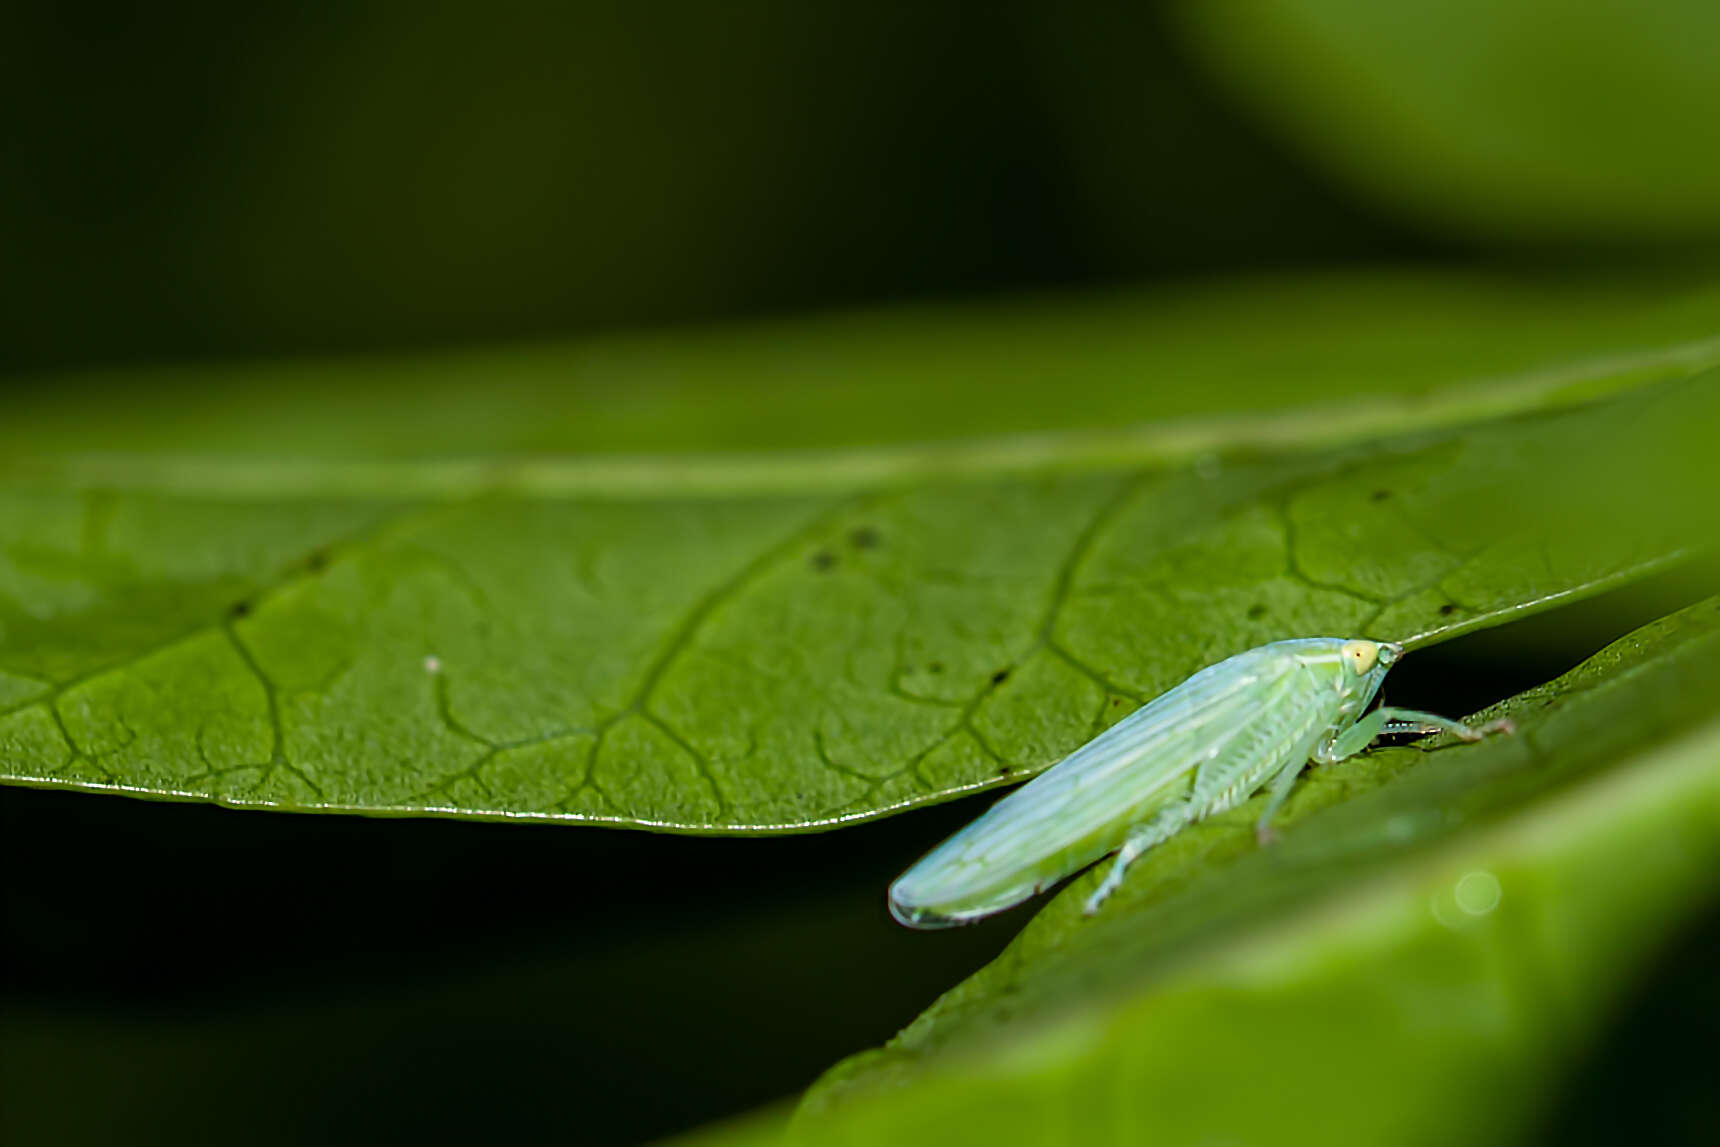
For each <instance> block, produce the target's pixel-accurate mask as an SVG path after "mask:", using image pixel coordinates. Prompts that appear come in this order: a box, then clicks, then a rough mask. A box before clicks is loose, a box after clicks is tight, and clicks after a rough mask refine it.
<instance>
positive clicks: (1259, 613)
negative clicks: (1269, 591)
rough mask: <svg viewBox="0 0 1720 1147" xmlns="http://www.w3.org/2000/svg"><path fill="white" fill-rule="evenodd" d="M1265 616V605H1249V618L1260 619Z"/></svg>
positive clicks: (1251, 619)
mask: <svg viewBox="0 0 1720 1147" xmlns="http://www.w3.org/2000/svg"><path fill="white" fill-rule="evenodd" d="M1265 616H1266V607H1265V606H1264V605H1251V606H1249V607H1248V620H1250V621H1259V620H1260V619H1261V618H1263V617H1265Z"/></svg>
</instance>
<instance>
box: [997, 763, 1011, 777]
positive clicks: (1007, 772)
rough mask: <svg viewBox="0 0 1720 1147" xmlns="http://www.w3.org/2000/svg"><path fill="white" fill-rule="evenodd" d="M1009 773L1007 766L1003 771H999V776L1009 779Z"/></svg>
mask: <svg viewBox="0 0 1720 1147" xmlns="http://www.w3.org/2000/svg"><path fill="white" fill-rule="evenodd" d="M1009 771H1010V770H1009V766H1008V765H1005V766H1003V767H1002V768H1001V769H999V770H997V775H998V776H1000V777H1007V776H1008V775H1009Z"/></svg>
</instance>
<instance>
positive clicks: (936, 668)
mask: <svg viewBox="0 0 1720 1147" xmlns="http://www.w3.org/2000/svg"><path fill="white" fill-rule="evenodd" d="M943 671H944V663H943V662H942V661H934V662H932V663H931V664H930V665H928V666H926V672H928V673H942V672H943Z"/></svg>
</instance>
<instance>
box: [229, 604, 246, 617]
mask: <svg viewBox="0 0 1720 1147" xmlns="http://www.w3.org/2000/svg"><path fill="white" fill-rule="evenodd" d="M227 616H228V617H249V616H251V603H250V602H248V601H236V602H234V603H233V604H232V605H230V606H228V607H227Z"/></svg>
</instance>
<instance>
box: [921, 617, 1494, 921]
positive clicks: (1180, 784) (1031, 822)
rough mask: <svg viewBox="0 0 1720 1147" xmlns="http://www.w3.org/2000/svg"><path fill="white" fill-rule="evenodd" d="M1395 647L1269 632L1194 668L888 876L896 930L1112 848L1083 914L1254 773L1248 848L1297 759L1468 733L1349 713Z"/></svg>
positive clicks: (1013, 898)
mask: <svg viewBox="0 0 1720 1147" xmlns="http://www.w3.org/2000/svg"><path fill="white" fill-rule="evenodd" d="M1402 656H1403V646H1401V645H1397V644H1393V643H1391V642H1377V641H1368V640H1365V639H1359V638H1341V637H1311V638H1301V639H1297V640H1293V641H1274V642H1272V643H1271V644H1269V645H1262V646H1260V647H1259V648H1257V649H1250V650H1248V651H1247V652H1246V653H1239V654H1237V655H1236V656H1234V657H1231V658H1228V659H1227V660H1224V661H1221V662H1219V663H1218V664H1216V665H1211V666H1208V667H1207V668H1205V669H1203V670H1201V671H1200V672H1199V673H1196V674H1195V675H1194V676H1193V677H1190V678H1189V679H1188V680H1187V681H1184V682H1183V683H1182V684H1181V685H1178V686H1177V687H1176V688H1175V689H1172V690H1171V691H1170V692H1168V693H1165V694H1162V695H1161V696H1159V697H1157V698H1155V699H1154V700H1152V701H1150V702H1148V703H1147V704H1146V705H1143V706H1142V707H1141V708H1140V709H1137V710H1136V711H1135V712H1133V713H1131V714H1130V715H1129V716H1127V717H1125V718H1123V720H1121V721H1119V722H1118V723H1117V724H1115V725H1113V726H1112V727H1111V728H1109V729H1107V730H1106V731H1105V732H1103V733H1101V734H1100V735H1099V736H1097V737H1095V738H1094V739H1093V740H1092V741H1089V742H1088V743H1087V744H1086V745H1084V746H1082V747H1081V748H1080V749H1077V750H1076V751H1075V752H1074V753H1072V754H1071V755H1070V756H1068V757H1066V758H1064V759H1063V760H1062V761H1060V762H1058V763H1057V764H1056V765H1054V766H1052V767H1051V768H1050V769H1048V770H1047V771H1046V772H1044V773H1042V774H1041V775H1040V776H1038V777H1035V778H1034V779H1033V780H1032V781H1030V782H1028V783H1027V784H1026V785H1024V786H1022V787H1021V788H1020V789H1017V790H1016V791H1015V792H1013V793H1011V794H1009V795H1008V796H1006V797H1004V798H1003V799H1002V800H1000V801H998V802H997V803H996V804H995V805H993V806H992V807H991V808H990V809H989V810H988V811H987V812H986V813H985V814H984V815H983V816H981V817H980V818H979V819H978V820H976V821H974V822H973V823H972V824H970V825H968V826H967V827H966V828H964V829H962V830H961V831H960V832H958V833H956V834H955V835H954V836H952V837H950V838H949V839H948V840H946V841H944V843H942V844H940V845H939V846H938V847H937V848H935V849H933V850H932V851H931V852H930V853H928V854H927V855H926V856H925V857H924V858H923V859H921V860H920V861H919V863H917V864H915V865H914V866H913V867H912V868H910V869H909V870H908V871H907V872H905V873H903V874H902V876H901V877H900V878H898V879H897V880H896V882H895V883H894V884H892V885H891V886H890V912H891V914H892V915H894V916H895V917H896V919H897V920H899V921H901V922H902V923H903V924H906V925H908V926H909V927H910V928H945V927H949V926H951V925H954V924H966V923H969V922H970V921H973V920H978V919H980V918H981V917H984V916H989V915H991V914H992V913H994V912H1001V911H1003V910H1004V909H1005V908H1009V907H1012V906H1014V905H1016V904H1019V903H1021V902H1022V901H1023V900H1026V899H1027V898H1028V897H1030V896H1032V895H1034V894H1035V893H1037V892H1040V891H1042V890H1043V889H1045V888H1047V887H1049V886H1050V885H1052V884H1054V883H1056V882H1057V881H1058V880H1061V879H1062V878H1063V877H1065V876H1067V875H1069V874H1070V873H1072V872H1076V871H1079V870H1080V869H1082V868H1085V867H1086V866H1087V865H1089V864H1092V863H1093V862H1094V861H1096V860H1098V859H1100V858H1101V857H1103V856H1105V855H1107V854H1109V853H1112V852H1115V853H1116V854H1117V859H1116V861H1115V863H1114V864H1113V865H1112V867H1111V870H1110V871H1109V872H1108V873H1107V874H1106V876H1105V880H1104V882H1103V883H1101V884H1100V886H1099V888H1098V890H1097V891H1095V892H1094V893H1093V895H1092V896H1091V897H1090V898H1089V899H1088V901H1087V912H1088V913H1089V914H1092V913H1093V912H1095V911H1097V910H1098V908H1099V905H1100V904H1101V903H1103V902H1104V900H1105V898H1106V897H1108V896H1110V894H1111V893H1112V892H1114V891H1115V890H1116V888H1117V886H1118V885H1119V884H1120V883H1122V880H1123V874H1124V873H1125V872H1126V871H1127V870H1128V867H1129V865H1130V864H1132V863H1133V862H1134V861H1135V860H1136V859H1138V858H1139V857H1140V855H1141V854H1142V853H1144V852H1145V851H1146V850H1147V849H1149V848H1152V847H1153V846H1154V845H1156V844H1159V843H1161V842H1163V841H1165V840H1168V839H1169V838H1170V837H1172V836H1174V835H1176V834H1177V833H1178V832H1180V831H1182V829H1183V828H1185V827H1187V826H1188V825H1190V824H1192V823H1194V822H1195V821H1197V820H1200V819H1202V818H1203V817H1207V816H1211V815H1213V814H1214V813H1219V812H1223V811H1224V810H1225V809H1228V808H1232V807H1234V806H1236V805H1238V804H1241V803H1242V802H1243V801H1245V800H1247V799H1248V798H1249V797H1251V796H1253V795H1254V793H1256V792H1257V791H1259V789H1260V788H1261V787H1262V786H1263V785H1266V784H1267V783H1268V782H1270V784H1271V796H1270V798H1269V799H1268V801H1267V803H1266V808H1265V810H1264V811H1263V812H1262V813H1261V814H1260V818H1259V820H1258V821H1257V822H1256V823H1255V832H1256V834H1257V835H1258V837H1259V839H1260V842H1261V843H1262V844H1266V843H1268V842H1269V841H1270V840H1271V839H1272V837H1273V833H1272V827H1271V824H1272V817H1273V814H1275V813H1276V812H1277V811H1278V808H1279V806H1280V805H1282V804H1283V803H1284V798H1285V797H1286V796H1288V795H1289V793H1290V787H1291V785H1292V784H1293V783H1294V782H1295V780H1296V776H1297V774H1298V773H1300V772H1301V771H1302V766H1303V765H1305V764H1307V763H1308V762H1309V761H1313V762H1314V763H1315V764H1332V763H1334V762H1336V761H1341V760H1343V759H1344V758H1345V757H1349V756H1353V755H1355V754H1356V753H1359V752H1361V751H1362V750H1363V749H1365V748H1367V747H1368V745H1370V744H1371V743H1373V740H1374V738H1375V737H1378V736H1379V735H1380V734H1382V733H1432V732H1441V731H1443V732H1448V733H1453V734H1456V735H1457V736H1459V737H1461V738H1463V739H1464V740H1469V741H1474V740H1479V739H1481V738H1482V737H1483V736H1485V735H1486V734H1488V733H1491V732H1509V731H1510V729H1511V725H1510V723H1509V722H1508V721H1496V722H1493V723H1492V724H1489V725H1486V726H1483V727H1482V728H1479V729H1472V728H1470V727H1469V726H1467V725H1463V724H1460V723H1459V722H1457V721H1453V720H1450V719H1448V718H1445V717H1439V716H1435V715H1434V714H1432V713H1422V712H1418V711H1416V710H1413V709H1395V708H1390V707H1384V706H1382V707H1381V708H1377V709H1374V710H1373V711H1372V712H1369V713H1367V714H1366V716H1363V713H1364V711H1366V710H1367V707H1368V705H1369V704H1370V703H1372V701H1373V699H1374V696H1375V695H1376V694H1377V693H1378V692H1379V689H1380V684H1381V683H1382V682H1383V681H1384V680H1385V676H1386V673H1387V671H1388V670H1390V669H1391V667H1392V666H1393V665H1394V664H1396V663H1397V660H1398V659H1399V658H1400V657H1402Z"/></svg>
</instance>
